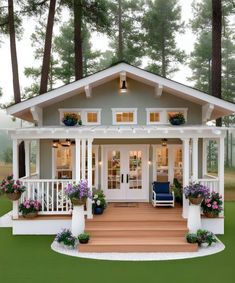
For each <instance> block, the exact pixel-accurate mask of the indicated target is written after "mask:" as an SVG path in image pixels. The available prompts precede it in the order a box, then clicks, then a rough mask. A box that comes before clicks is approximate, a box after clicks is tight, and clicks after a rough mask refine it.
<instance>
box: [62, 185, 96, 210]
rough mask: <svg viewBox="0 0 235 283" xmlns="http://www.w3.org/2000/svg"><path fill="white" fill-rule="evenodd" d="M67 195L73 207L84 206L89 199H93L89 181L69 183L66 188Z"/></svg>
mask: <svg viewBox="0 0 235 283" xmlns="http://www.w3.org/2000/svg"><path fill="white" fill-rule="evenodd" d="M65 194H66V195H67V196H68V198H69V199H70V200H71V202H72V204H73V205H84V204H85V203H86V200H87V198H91V191H90V189H89V188H88V183H87V180H81V181H80V182H79V183H78V184H71V183H69V184H68V185H67V186H66V188H65Z"/></svg>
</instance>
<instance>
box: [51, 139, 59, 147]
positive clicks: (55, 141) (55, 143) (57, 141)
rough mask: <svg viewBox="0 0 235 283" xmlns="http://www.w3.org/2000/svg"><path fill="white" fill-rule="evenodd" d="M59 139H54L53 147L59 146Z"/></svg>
mask: <svg viewBox="0 0 235 283" xmlns="http://www.w3.org/2000/svg"><path fill="white" fill-rule="evenodd" d="M58 144H59V140H53V142H52V147H53V148H58Z"/></svg>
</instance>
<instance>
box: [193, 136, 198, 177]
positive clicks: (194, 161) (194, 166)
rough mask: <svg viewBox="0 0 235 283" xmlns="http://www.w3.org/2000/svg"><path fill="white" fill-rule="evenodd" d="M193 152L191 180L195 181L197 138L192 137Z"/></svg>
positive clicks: (196, 175) (196, 172)
mask: <svg viewBox="0 0 235 283" xmlns="http://www.w3.org/2000/svg"><path fill="white" fill-rule="evenodd" d="M192 141H193V152H192V159H193V160H192V161H193V162H192V167H193V168H192V169H193V170H192V171H193V175H192V181H193V182H197V180H198V138H193V139H192Z"/></svg>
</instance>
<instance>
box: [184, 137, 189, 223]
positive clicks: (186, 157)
mask: <svg viewBox="0 0 235 283" xmlns="http://www.w3.org/2000/svg"><path fill="white" fill-rule="evenodd" d="M182 141H183V188H184V187H186V186H188V185H189V163H190V159H189V152H190V150H189V141H190V138H183V139H182ZM188 209H189V201H188V200H187V199H186V198H185V196H184V195H183V217H184V218H187V217H188Z"/></svg>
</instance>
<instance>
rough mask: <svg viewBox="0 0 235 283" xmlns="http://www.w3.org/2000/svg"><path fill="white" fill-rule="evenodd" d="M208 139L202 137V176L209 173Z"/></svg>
mask: <svg viewBox="0 0 235 283" xmlns="http://www.w3.org/2000/svg"><path fill="white" fill-rule="evenodd" d="M207 142H208V140H207V139H204V138H203V139H202V178H204V177H205V176H206V175H207Z"/></svg>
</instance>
